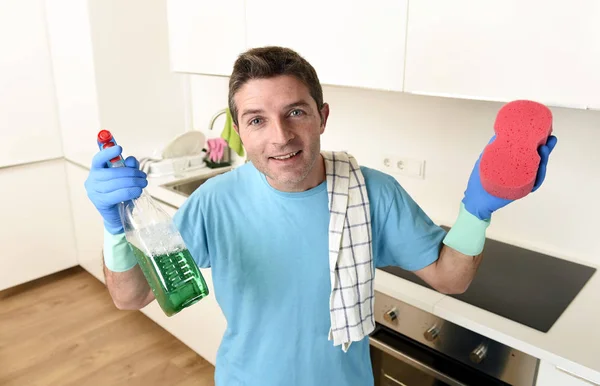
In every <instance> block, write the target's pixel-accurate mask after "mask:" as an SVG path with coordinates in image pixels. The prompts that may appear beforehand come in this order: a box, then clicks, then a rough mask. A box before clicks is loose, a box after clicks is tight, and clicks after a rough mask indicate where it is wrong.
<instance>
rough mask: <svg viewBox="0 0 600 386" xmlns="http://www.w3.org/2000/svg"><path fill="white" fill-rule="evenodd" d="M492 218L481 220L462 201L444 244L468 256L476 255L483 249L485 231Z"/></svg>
mask: <svg viewBox="0 0 600 386" xmlns="http://www.w3.org/2000/svg"><path fill="white" fill-rule="evenodd" d="M488 226H490V220H489V219H488V220H480V219H479V218H477V217H475V216H474V215H472V214H471V213H469V212H468V211H467V209H465V205H464V204H463V203H462V202H461V203H460V209H459V211H458V217H457V218H456V222H455V223H454V225H453V226H452V228H450V230H449V231H448V234H447V235H446V237H445V238H444V241H443V242H444V244H446V245H447V246H449V247H450V248H453V249H455V250H457V251H459V252H460V253H462V254H465V255H468V256H476V255H478V254H480V253H481V252H482V251H483V246H484V244H485V231H486V230H487V227H488Z"/></svg>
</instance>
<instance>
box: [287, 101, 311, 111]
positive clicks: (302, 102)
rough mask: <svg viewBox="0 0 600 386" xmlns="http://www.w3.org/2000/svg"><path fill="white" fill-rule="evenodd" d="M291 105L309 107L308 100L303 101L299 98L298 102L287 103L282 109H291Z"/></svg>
mask: <svg viewBox="0 0 600 386" xmlns="http://www.w3.org/2000/svg"><path fill="white" fill-rule="evenodd" d="M292 107H310V104H308V102H305V101H303V100H299V101H298V102H294V103H290V104H289V105H287V106H285V107H284V108H283V109H284V110H287V109H291V108H292Z"/></svg>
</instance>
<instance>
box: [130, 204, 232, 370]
mask: <svg viewBox="0 0 600 386" xmlns="http://www.w3.org/2000/svg"><path fill="white" fill-rule="evenodd" d="M161 206H162V208H163V209H165V211H166V212H167V213H168V214H169V215H171V216H173V215H174V214H175V211H176V209H175V208H174V207H171V206H169V205H164V204H161ZM200 271H201V272H202V275H203V276H204V279H205V280H206V285H207V286H208V289H209V295H208V296H207V297H205V298H204V299H202V300H200V301H199V302H198V303H196V304H194V305H192V306H190V307H188V308H185V309H183V310H182V311H180V312H179V313H178V314H175V315H173V316H171V317H167V316H166V315H165V314H164V313H163V311H162V310H161V308H160V306H159V305H158V303H157V302H156V301H153V302H152V303H150V304H149V305H148V306H146V307H145V308H144V309H142V312H143V313H144V314H145V315H147V316H148V317H149V318H150V319H152V320H153V321H154V322H156V323H157V324H159V325H160V326H161V327H163V328H164V329H165V330H167V331H169V332H170V333H171V334H173V335H174V336H175V337H177V338H178V339H179V340H181V341H182V342H183V343H185V344H186V345H187V346H189V347H190V348H191V349H192V350H194V351H196V352H197V353H198V354H199V355H200V356H202V357H203V358H204V359H206V360H207V361H209V362H210V363H212V364H213V365H214V364H215V363H216V357H217V350H218V348H219V345H220V344H221V338H222V337H223V333H224V332H225V328H226V326H227V323H226V320H225V317H224V316H223V313H222V312H221V308H220V307H219V305H218V304H217V301H216V299H215V293H214V287H213V282H212V274H211V271H210V269H200Z"/></svg>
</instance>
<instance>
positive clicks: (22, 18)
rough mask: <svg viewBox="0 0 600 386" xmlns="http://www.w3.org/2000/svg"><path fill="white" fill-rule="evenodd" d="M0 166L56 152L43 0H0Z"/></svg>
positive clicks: (57, 136) (57, 139)
mask: <svg viewBox="0 0 600 386" xmlns="http://www.w3.org/2000/svg"><path fill="white" fill-rule="evenodd" d="M0 52H1V54H0V166H8V165H17V164H22V163H27V162H32V161H41V160H46V159H52V158H57V157H61V156H62V147H61V140H60V131H59V125H58V116H57V113H56V92H55V89H54V82H53V79H52V65H51V61H50V50H49V47H48V39H47V37H46V22H45V16H44V1H43V0H3V1H0Z"/></svg>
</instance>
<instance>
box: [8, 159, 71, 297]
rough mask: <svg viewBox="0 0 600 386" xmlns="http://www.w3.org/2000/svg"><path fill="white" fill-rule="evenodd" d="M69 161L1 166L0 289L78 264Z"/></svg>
mask: <svg viewBox="0 0 600 386" xmlns="http://www.w3.org/2000/svg"><path fill="white" fill-rule="evenodd" d="M64 162H65V161H64V160H62V159H59V160H52V161H46V162H40V163H34V164H28V165H20V166H14V167H9V168H3V169H0V186H1V187H2V194H1V195H0V213H2V225H3V226H2V232H0V245H2V253H1V254H0V267H1V268H0V290H3V289H6V288H9V287H13V286H15V285H18V284H22V283H25V282H28V281H30V280H34V279H37V278H40V277H42V276H46V275H49V274H52V273H55V272H58V271H61V270H63V269H67V268H70V267H74V266H76V265H77V258H76V255H75V239H74V236H73V222H72V220H71V215H70V212H71V208H70V204H69V194H68V190H67V181H66V177H65V169H64Z"/></svg>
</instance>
